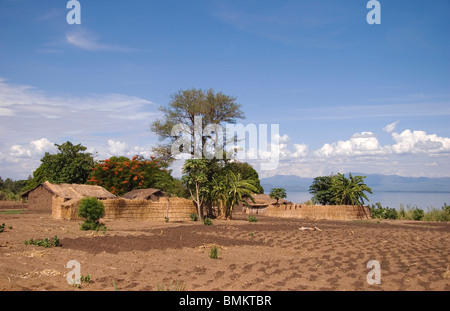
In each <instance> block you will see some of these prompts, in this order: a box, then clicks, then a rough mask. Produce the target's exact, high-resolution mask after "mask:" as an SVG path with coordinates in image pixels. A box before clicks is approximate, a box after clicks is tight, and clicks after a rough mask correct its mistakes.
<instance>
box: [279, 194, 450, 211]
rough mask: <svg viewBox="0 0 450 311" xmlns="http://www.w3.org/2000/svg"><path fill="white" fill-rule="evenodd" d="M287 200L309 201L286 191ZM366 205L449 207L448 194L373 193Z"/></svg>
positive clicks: (449, 195) (307, 197)
mask: <svg viewBox="0 0 450 311" xmlns="http://www.w3.org/2000/svg"><path fill="white" fill-rule="evenodd" d="M286 193H287V198H286V199H287V200H288V201H291V202H294V203H302V202H306V201H308V200H309V199H311V194H310V193H309V192H300V191H286ZM367 197H368V198H369V200H370V201H369V202H368V203H367V204H368V205H371V204H375V203H377V202H380V203H381V205H382V206H384V207H386V206H389V207H391V208H392V207H394V208H396V209H399V208H400V205H403V207H405V208H406V207H408V206H409V207H414V206H417V207H418V208H421V209H423V210H427V209H428V208H431V207H434V208H438V209H440V208H441V207H442V206H443V205H444V203H447V205H450V192H374V193H373V194H369V195H368V196H367Z"/></svg>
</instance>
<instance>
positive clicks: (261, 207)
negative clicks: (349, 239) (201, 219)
mask: <svg viewBox="0 0 450 311" xmlns="http://www.w3.org/2000/svg"><path fill="white" fill-rule="evenodd" d="M22 196H23V197H24V198H27V200H28V209H29V210H32V211H35V212H42V213H48V214H49V213H51V215H52V217H53V218H55V219H62V220H79V217H78V205H79V203H80V201H81V199H82V198H85V197H95V198H97V199H99V200H101V201H102V202H103V205H104V206H105V216H104V217H103V219H104V220H119V219H120V220H130V221H133V220H153V221H167V220H170V221H188V220H190V217H191V215H192V214H193V213H196V211H197V210H196V207H195V204H194V202H193V201H192V200H188V199H184V198H178V197H170V196H167V195H166V194H165V193H164V192H163V191H161V190H160V189H152V188H150V189H138V190H133V191H130V192H128V193H126V194H124V195H123V196H121V197H118V196H115V195H114V194H112V193H110V192H108V191H107V190H106V189H104V188H103V187H100V186H93V185H78V184H52V183H49V182H44V183H42V184H40V185H38V186H37V187H35V188H33V189H30V190H29V191H27V192H25V193H24V194H23V195H22ZM253 199H254V200H250V199H248V200H247V204H242V203H241V204H240V207H241V208H242V211H244V212H246V213H247V214H252V215H266V216H272V217H285V218H303V219H330V220H357V219H370V218H371V215H370V209H369V208H368V207H367V206H351V205H337V206H336V205H333V206H327V205H306V204H294V203H292V202H289V201H286V200H283V199H280V200H278V201H277V200H275V199H272V198H271V197H270V196H269V195H268V194H257V195H254V197H253Z"/></svg>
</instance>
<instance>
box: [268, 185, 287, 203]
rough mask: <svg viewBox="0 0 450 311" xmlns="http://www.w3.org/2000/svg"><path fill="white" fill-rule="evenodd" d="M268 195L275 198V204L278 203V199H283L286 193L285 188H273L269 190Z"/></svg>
mask: <svg viewBox="0 0 450 311" xmlns="http://www.w3.org/2000/svg"><path fill="white" fill-rule="evenodd" d="M269 196H270V197H271V198H272V199H275V200H277V204H278V201H279V200H280V199H285V198H286V197H287V194H286V190H285V189H284V188H274V189H272V190H271V191H270V194H269Z"/></svg>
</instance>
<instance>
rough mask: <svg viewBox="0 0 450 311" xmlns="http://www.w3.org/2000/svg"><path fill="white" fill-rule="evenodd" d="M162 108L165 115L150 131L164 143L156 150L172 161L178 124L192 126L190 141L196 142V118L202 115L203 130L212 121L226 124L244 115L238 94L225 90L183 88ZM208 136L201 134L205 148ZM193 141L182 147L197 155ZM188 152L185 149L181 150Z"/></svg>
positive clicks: (190, 127) (242, 117)
mask: <svg viewBox="0 0 450 311" xmlns="http://www.w3.org/2000/svg"><path fill="white" fill-rule="evenodd" d="M160 110H161V112H162V113H163V117H162V118H161V119H158V120H156V121H154V122H153V123H152V124H151V130H152V131H153V132H155V133H156V134H157V135H158V137H159V140H160V141H161V142H162V144H161V145H159V146H157V147H155V148H154V152H156V153H157V154H158V155H159V156H160V157H161V158H164V159H165V160H167V161H170V160H173V155H172V153H171V146H172V144H173V142H174V141H175V140H176V139H177V138H178V137H177V136H173V135H172V129H173V127H174V126H175V125H176V124H184V125H186V126H187V127H188V128H189V135H190V138H191V139H190V141H191V143H192V144H193V143H194V141H195V135H196V133H195V127H194V125H195V118H196V117H202V124H201V126H202V127H201V128H202V129H203V127H204V126H206V125H209V124H217V125H223V124H224V123H234V122H236V119H244V118H245V116H244V113H243V112H242V110H241V105H240V104H237V103H236V98H235V97H232V96H228V95H225V94H223V93H222V92H218V93H216V92H215V91H214V90H213V89H208V90H206V91H204V90H201V89H195V88H192V89H188V90H180V91H178V92H177V93H175V94H173V95H172V96H171V101H170V102H169V104H168V105H167V106H161V107H160ZM206 135H207V134H206V133H203V134H202V135H201V139H202V141H201V147H202V150H203V147H204V146H205V145H206V139H207V138H208V137H207V136H206ZM209 138H212V137H209ZM216 138H217V137H215V138H213V139H216ZM216 141H217V140H216ZM192 144H191V146H184V147H183V148H185V147H186V148H187V149H188V150H189V149H190V153H191V154H192V155H194V148H193V147H194V146H193V145H192ZM186 151H187V150H185V149H184V150H182V152H186Z"/></svg>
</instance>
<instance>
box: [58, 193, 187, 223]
mask: <svg viewBox="0 0 450 311" xmlns="http://www.w3.org/2000/svg"><path fill="white" fill-rule="evenodd" d="M102 202H103V205H104V206H105V216H104V217H103V218H102V219H103V220H129V221H132V220H152V221H165V217H168V218H169V220H170V221H187V220H190V215H191V214H192V213H195V212H196V208H195V205H194V203H193V202H192V201H190V200H187V199H183V198H176V197H172V198H167V197H162V198H160V199H159V200H158V201H153V200H128V199H122V198H117V199H107V200H102ZM60 210H61V213H60V215H61V217H60V218H59V219H65V220H78V219H79V217H78V204H72V205H69V206H60Z"/></svg>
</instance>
